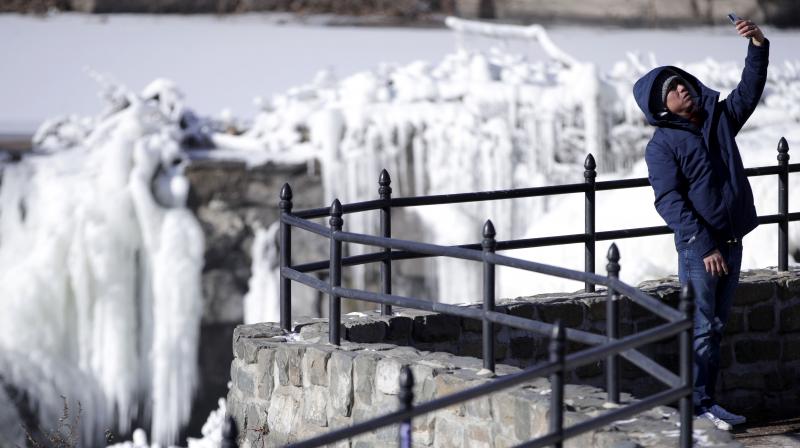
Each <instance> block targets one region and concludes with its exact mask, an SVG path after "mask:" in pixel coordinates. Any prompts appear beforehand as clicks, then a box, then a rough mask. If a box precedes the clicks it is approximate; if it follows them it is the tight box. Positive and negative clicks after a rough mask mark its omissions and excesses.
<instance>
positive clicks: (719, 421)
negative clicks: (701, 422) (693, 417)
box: [697, 412, 733, 431]
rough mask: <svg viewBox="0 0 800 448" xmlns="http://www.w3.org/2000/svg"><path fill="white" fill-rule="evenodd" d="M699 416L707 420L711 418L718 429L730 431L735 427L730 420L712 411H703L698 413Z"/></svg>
mask: <svg viewBox="0 0 800 448" xmlns="http://www.w3.org/2000/svg"><path fill="white" fill-rule="evenodd" d="M697 418H704V419H706V420H711V423H713V424H714V426H716V427H717V429H721V430H723V431H730V430H731V429H733V426H731V425H730V424H729V423H728V422H726V421H725V420H722V419H720V418H717V416H716V415H714V414H712V413H710V412H703V413H702V414H700V415H698V416H697Z"/></svg>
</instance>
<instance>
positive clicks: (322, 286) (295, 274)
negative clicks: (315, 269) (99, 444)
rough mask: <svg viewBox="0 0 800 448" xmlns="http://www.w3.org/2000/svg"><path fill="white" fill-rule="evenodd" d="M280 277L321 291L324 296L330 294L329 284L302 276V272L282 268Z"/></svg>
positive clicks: (309, 276) (311, 276) (308, 276)
mask: <svg viewBox="0 0 800 448" xmlns="http://www.w3.org/2000/svg"><path fill="white" fill-rule="evenodd" d="M281 276H283V277H286V278H289V279H292V280H294V281H296V282H298V283H302V284H304V285H306V286H310V287H312V288H314V289H316V290H317V291H321V292H324V293H326V294H330V292H331V285H330V283H328V282H325V281H322V280H320V279H318V278H316V277H314V276H313V275H308V274H303V273H302V272H299V271H296V270H294V269H292V268H287V267H282V268H281Z"/></svg>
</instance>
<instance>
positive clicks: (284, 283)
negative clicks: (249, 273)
mask: <svg viewBox="0 0 800 448" xmlns="http://www.w3.org/2000/svg"><path fill="white" fill-rule="evenodd" d="M280 198H281V200H280V202H278V209H279V210H280V213H281V218H283V217H284V216H286V215H288V214H289V213H291V212H292V187H290V186H289V184H288V183H285V184H283V188H281V193H280ZM280 232H281V235H280V243H281V253H280V257H281V261H280V263H281V268H285V267H289V266H291V264H292V227H291V226H290V225H289V224H286V223H285V222H283V219H281V223H280ZM280 288H281V292H280V294H281V298H280V300H281V303H280V307H281V329H283V331H287V332H288V331H292V281H291V280H290V279H288V278H286V277H284V275H283V273H281V287H280Z"/></svg>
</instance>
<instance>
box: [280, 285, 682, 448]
mask: <svg viewBox="0 0 800 448" xmlns="http://www.w3.org/2000/svg"><path fill="white" fill-rule="evenodd" d="M301 275H305V274H301ZM335 289H337V290H340V289H342V288H335ZM337 294H338V292H337ZM689 325H690V323H689V322H688V321H684V322H672V323H668V324H664V325H662V326H660V327H656V328H651V329H649V330H646V331H643V332H642V333H639V334H638V335H631V336H628V337H626V338H623V339H619V340H616V341H615V342H612V343H609V344H608V345H605V346H602V347H593V348H591V349H587V350H585V351H583V352H579V353H575V354H572V355H568V356H567V357H566V358H565V362H564V368H565V369H566V370H570V369H572V368H574V367H575V366H578V365H583V364H585V363H590V362H593V361H597V360H600V359H603V358H605V357H606V356H608V355H609V354H610V353H611V352H620V351H623V350H626V349H627V348H630V347H629V346H630V345H631V344H634V345H635V344H637V343H638V340H639V339H644V340H645V342H643V344H648V343H650V342H653V340H652V338H653V337H656V338H659V337H666V336H661V333H670V335H672V334H673V333H677V332H680V331H683V330H685V329H687V328H688V327H689ZM588 352H592V353H591V354H589V355H587V353H588ZM559 370H561V366H560V365H558V364H557V363H554V362H547V363H543V364H539V365H537V366H534V367H530V368H528V369H525V370H523V371H522V372H518V373H513V374H509V375H505V376H501V377H498V378H496V379H494V380H492V381H490V382H487V383H485V384H481V385H479V386H476V387H473V388H471V389H467V390H463V391H459V392H455V393H453V394H450V395H446V396H444V397H442V398H437V399H435V400H432V401H428V402H425V403H421V404H419V405H417V406H415V407H414V408H412V409H410V410H399V411H395V412H392V413H389V414H385V415H382V416H380V417H376V418H374V419H372V420H369V421H365V422H361V423H357V424H355V425H353V426H350V427H347V428H342V429H339V430H336V431H333V432H329V433H326V434H323V435H320V436H317V437H314V438H312V439H309V440H306V441H303V442H299V443H296V444H293V445H290V446H291V447H294V448H311V447H317V446H322V445H327V444H330V443H332V442H336V441H338V440H343V439H347V438H351V437H354V436H357V435H359V434H362V433H365V432H368V431H374V430H376V429H378V428H381V427H384V426H387V425H391V424H395V423H399V422H401V421H403V420H407V419H410V418H413V417H417V416H420V415H423V414H427V413H429V412H433V411H437V410H439V409H442V408H446V407H448V406H452V405H454V404H458V403H461V402H463V401H467V400H471V399H473V398H477V397H480V396H483V395H488V394H491V393H494V392H497V391H500V390H503V389H507V388H509V387H512V386H516V385H517V384H521V383H524V382H526V381H529V380H531V379H533V378H538V377H544V376H546V375H549V374H551V373H554V372H557V371H559ZM683 395H685V394H683ZM683 395H681V396H683ZM614 412H616V411H614ZM596 418H600V417H596ZM617 419H618V418H617ZM615 420H616V419H615ZM612 421H613V420H612ZM568 429H570V428H568ZM565 432H566V430H565Z"/></svg>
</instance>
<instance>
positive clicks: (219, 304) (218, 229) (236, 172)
mask: <svg viewBox="0 0 800 448" xmlns="http://www.w3.org/2000/svg"><path fill="white" fill-rule="evenodd" d="M187 177H188V179H189V181H190V183H191V196H190V200H189V207H190V208H191V209H192V210H193V212H194V213H195V215H196V216H197V218H198V220H199V221H200V223H201V225H202V227H203V230H204V234H205V238H206V253H205V266H204V268H203V298H204V300H205V302H204V311H203V323H202V326H201V329H200V352H199V353H200V356H199V363H200V381H201V383H200V387H198V390H197V397H196V399H195V403H194V406H193V411H192V419H191V421H190V423H189V425H188V427H187V429H186V433H187V434H189V435H192V436H199V435H200V429H201V427H202V425H203V423H204V422H205V420H206V418H207V417H208V414H209V413H210V412H211V411H212V410H213V409H216V407H217V399H219V397H223V396H225V395H226V394H227V393H228V387H227V383H228V380H229V369H228V366H229V365H230V363H231V361H232V360H233V354H232V353H231V350H230V340H231V337H232V335H233V330H234V328H235V327H236V325H239V324H241V323H242V322H243V305H242V303H243V297H244V294H245V293H246V292H247V289H248V284H247V282H248V280H249V279H250V275H251V272H250V269H251V268H250V266H251V251H250V250H251V246H252V244H253V234H254V229H255V228H257V227H259V226H260V227H264V228H265V227H267V226H269V225H270V224H271V223H272V222H274V221H276V220H277V219H278V206H277V204H278V200H279V198H278V194H279V192H280V188H281V186H282V185H283V184H284V183H285V182H289V183H290V184H291V185H292V186H293V187H295V189H296V193H295V198H294V202H295V204H297V207H302V208H308V207H312V206H313V207H317V206H319V204H321V203H322V190H321V187H320V180H319V178H318V177H317V176H314V175H310V174H309V173H308V170H307V167H306V165H305V164H303V165H291V166H289V165H272V164H267V165H263V166H257V167H250V168H248V167H247V166H246V165H245V164H244V163H243V162H238V161H220V160H213V161H212V160H194V161H192V163H191V164H190V165H189V167H188V170H187ZM306 240H309V239H308V238H306ZM323 246H324V245H323ZM325 247H327V246H325ZM318 250H320V249H319V248H317V247H310V246H309V245H308V244H306V245H305V246H303V245H301V243H300V242H298V243H296V244H295V254H296V256H298V257H310V255H309V252H313V251H318ZM325 250H326V251H327V248H326V249H325ZM324 253H327V252H324ZM305 292H307V293H308V294H306V295H305V296H304V295H303V294H302V291H298V293H297V294H296V295H298V296H299V298H298V299H297V300H295V301H294V302H295V303H294V305H295V309H294V310H293V312H295V313H298V314H309V313H310V311H312V310H316V308H317V303H316V300H315V299H316V295H315V294H311V291H310V290H309V291H305Z"/></svg>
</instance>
